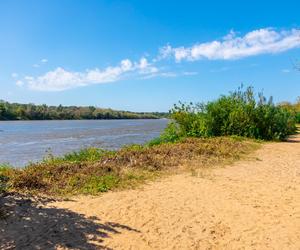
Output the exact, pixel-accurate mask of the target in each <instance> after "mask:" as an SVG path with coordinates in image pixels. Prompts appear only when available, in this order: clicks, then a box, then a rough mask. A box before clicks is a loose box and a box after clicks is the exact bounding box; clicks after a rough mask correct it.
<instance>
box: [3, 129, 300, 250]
mask: <svg viewBox="0 0 300 250" xmlns="http://www.w3.org/2000/svg"><path fill="white" fill-rule="evenodd" d="M227 139H228V138H225V139H222V140H227ZM230 140H232V139H230ZM235 142H237V143H238V144H232V145H235V146H240V145H241V144H243V143H244V142H241V141H235ZM235 142H234V143H235ZM230 145H231V144H230ZM299 145H300V137H299V135H297V136H294V137H293V138H291V139H290V140H288V141H287V142H271V143H263V144H260V147H261V148H260V149H258V150H257V151H255V152H253V150H252V153H251V154H248V157H247V158H244V159H241V160H240V161H236V162H235V163H234V164H233V165H231V166H227V167H225V168H224V165H223V164H222V162H220V163H221V164H213V165H212V166H211V167H210V168H203V165H202V163H203V162H201V161H193V163H192V162H191V161H188V162H186V164H182V167H185V169H189V168H190V167H191V166H192V167H193V168H192V169H193V171H184V172H179V173H178V174H175V175H170V176H169V177H166V178H161V179H159V181H154V182H150V183H148V185H142V186H140V187H141V188H138V189H135V190H124V191H120V192H108V193H106V194H103V195H101V196H98V197H95V196H77V197H72V198H70V199H68V200H65V201H63V200H60V201H55V200H51V199H49V198H47V199H35V200H34V199H28V196H25V197H24V196H21V195H19V196H18V195H8V196H6V197H4V198H3V199H2V204H3V203H4V204H5V203H6V204H7V205H8V207H7V208H10V209H11V208H14V209H13V211H12V212H11V214H10V215H9V216H8V217H7V219H6V220H4V221H3V222H4V223H0V228H1V230H0V233H1V237H0V239H1V240H0V246H1V247H2V248H4V249H9V247H17V248H18V249H32V246H34V247H36V248H41V249H45V248H52V249H74V248H80V249H141V248H142V249H238V248H249V249H253V248H258V249H267V248H274V249H298V248H299V247H300V245H299V242H300V238H299V234H298V232H299V231H300V228H299V225H300V221H299V218H300V217H299V215H300V204H299V199H296V197H298V194H299V192H300V182H299V165H300V155H299V153H300V148H299ZM206 147H207V148H209V146H208V144H206ZM206 147H205V148H206ZM213 149H214V150H215V148H213ZM222 149H223V150H226V147H222ZM252 149H253V148H252ZM230 150H234V148H230ZM230 150H228V151H230ZM211 151H213V150H210V151H209V152H211ZM202 152H203V153H204V152H208V151H202ZM248 152H249V151H248ZM204 155H206V156H205V157H206V158H207V156H208V155H207V154H204ZM212 155H214V154H212ZM223 159H224V158H223ZM28 229H30V230H28Z"/></svg>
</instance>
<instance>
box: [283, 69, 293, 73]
mask: <svg viewBox="0 0 300 250" xmlns="http://www.w3.org/2000/svg"><path fill="white" fill-rule="evenodd" d="M281 72H282V73H290V72H291V70H290V69H283V70H281Z"/></svg>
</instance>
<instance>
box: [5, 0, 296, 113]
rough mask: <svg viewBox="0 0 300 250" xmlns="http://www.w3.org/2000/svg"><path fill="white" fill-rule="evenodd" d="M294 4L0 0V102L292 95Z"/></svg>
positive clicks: (165, 106) (126, 102)
mask: <svg viewBox="0 0 300 250" xmlns="http://www.w3.org/2000/svg"><path fill="white" fill-rule="evenodd" d="M299 9H300V1H296V0H295V1H289V0H285V1H280V0H278V1H256V0H253V1H189V0H185V1H174V0H173V1H169V0H164V1H158V0H152V1H142V0H140V1H137V0H128V1H114V0H111V1H101V0H86V1H80V0H43V1H35V0H26V1H23V0H19V1H17V0H1V1H0V99H2V100H6V101H10V102H19V103H35V104H48V105H59V104H63V105H84V106H86V105H94V106H98V107H105V108H107V107H109V108H113V109H121V110H130V111H168V110H169V109H170V108H171V107H172V105H173V104H174V103H177V102H178V101H182V102H206V101H210V100H214V99H216V98H218V97H219V96H220V95H222V94H227V93H228V92H229V91H233V90H235V89H237V88H238V87H239V86H240V85H241V84H243V85H245V86H248V85H249V86H250V85H251V86H253V87H254V89H255V91H256V92H260V91H263V92H264V94H265V95H266V96H270V95H272V96H273V98H274V100H275V102H280V101H291V102H293V101H296V98H297V96H300V72H299V71H297V70H295V69H294V64H295V63H296V62H297V60H299V59H300V15H299Z"/></svg>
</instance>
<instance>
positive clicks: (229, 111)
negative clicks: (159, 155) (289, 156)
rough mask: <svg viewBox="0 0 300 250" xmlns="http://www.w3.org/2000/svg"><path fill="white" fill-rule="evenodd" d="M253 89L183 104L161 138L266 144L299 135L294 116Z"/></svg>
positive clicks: (175, 110)
mask: <svg viewBox="0 0 300 250" xmlns="http://www.w3.org/2000/svg"><path fill="white" fill-rule="evenodd" d="M258 97H259V98H258V100H256V98H255V95H254V92H253V89H252V88H251V87H248V88H247V89H246V90H245V91H243V90H242V88H240V89H239V90H237V91H235V92H232V93H230V94H229V95H227V96H221V97H220V98H219V99H217V100H216V101H212V102H208V103H207V104H196V105H194V104H193V103H190V104H188V105H186V104H182V103H180V104H179V105H175V106H174V108H173V109H172V110H171V118H172V119H173V121H174V122H173V123H171V124H172V126H173V127H176V130H174V129H173V130H170V129H169V127H168V128H167V130H166V131H165V132H164V134H163V135H162V136H161V139H162V138H164V137H165V138H168V137H172V138H173V137H176V139H178V138H180V137H208V136H224V135H237V136H244V137H250V138H256V139H263V140H282V139H284V138H286V137H287V136H288V135H290V134H292V133H294V132H295V131H296V126H295V122H296V119H295V116H294V115H293V114H292V113H291V112H289V111H288V110H287V109H285V108H283V107H281V106H276V105H274V104H273V101H272V98H269V100H267V99H266V98H265V97H264V96H263V95H262V94H259V95H258Z"/></svg>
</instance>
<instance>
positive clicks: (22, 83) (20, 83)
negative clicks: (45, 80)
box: [16, 80, 24, 87]
mask: <svg viewBox="0 0 300 250" xmlns="http://www.w3.org/2000/svg"><path fill="white" fill-rule="evenodd" d="M16 85H17V86H19V87H22V86H23V85H24V82H23V81H21V80H18V81H16Z"/></svg>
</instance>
